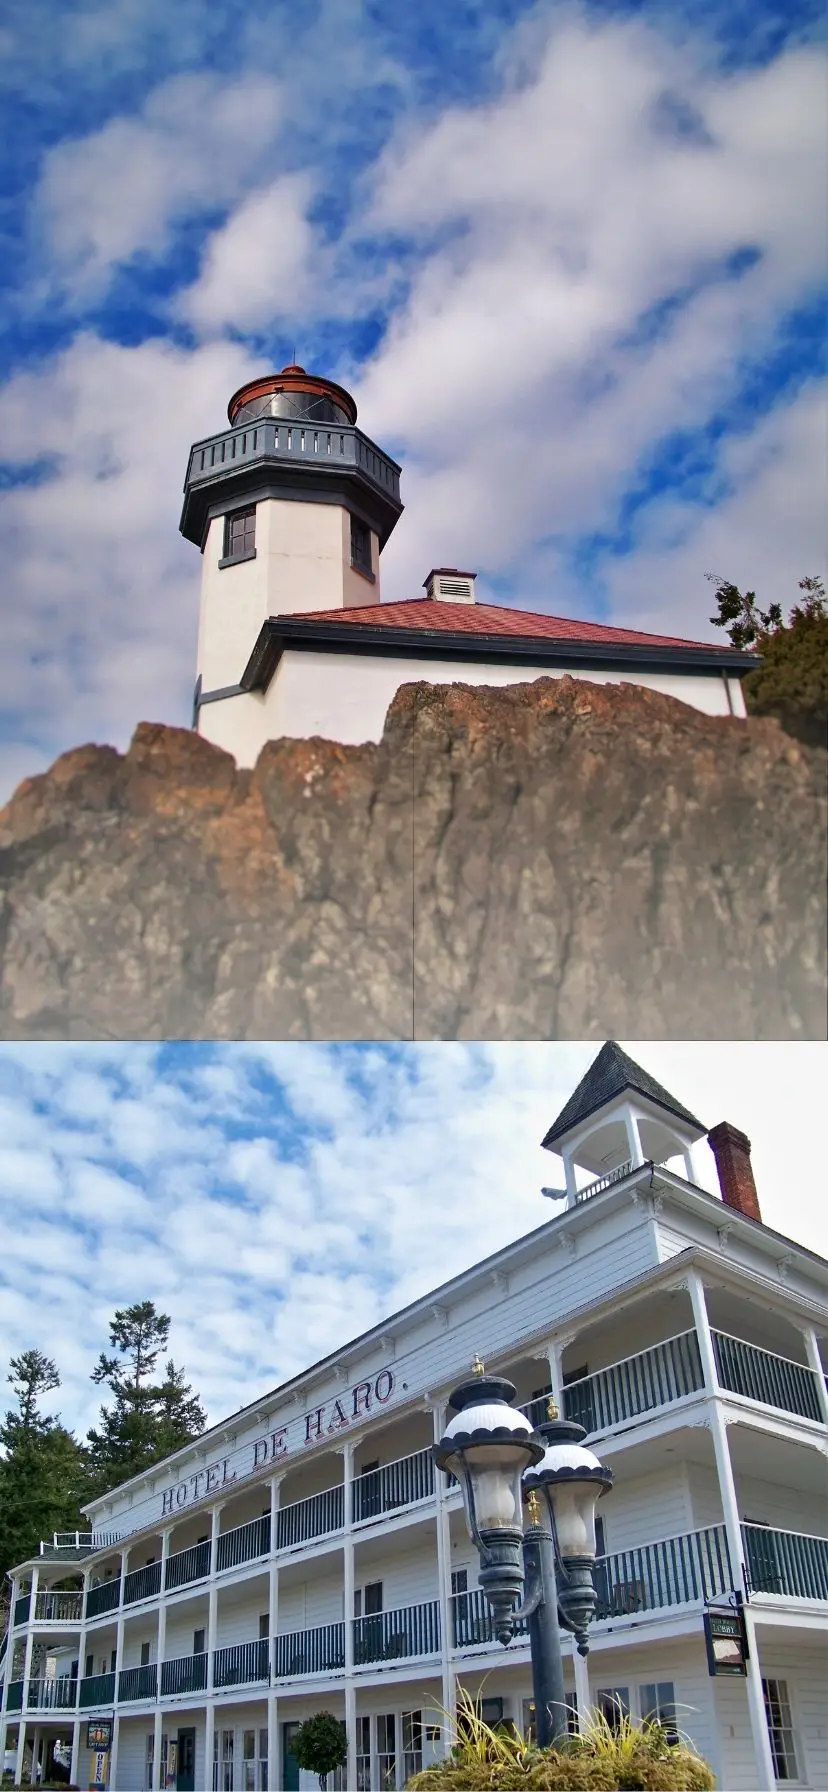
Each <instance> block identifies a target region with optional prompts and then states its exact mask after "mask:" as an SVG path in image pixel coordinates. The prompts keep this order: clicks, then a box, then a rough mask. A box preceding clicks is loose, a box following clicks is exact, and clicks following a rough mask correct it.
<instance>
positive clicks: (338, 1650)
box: [273, 1623, 345, 1680]
mask: <svg viewBox="0 0 828 1792" xmlns="http://www.w3.org/2000/svg"><path fill="white" fill-rule="evenodd" d="M344 1666H345V1625H344V1624H342V1623H339V1624H317V1625H316V1627H315V1628H314V1629H313V1630H291V1631H287V1632H285V1634H284V1635H283V1636H276V1637H274V1638H273V1676H274V1679H276V1680H292V1679H293V1678H294V1677H295V1676H296V1675H299V1674H336V1673H339V1672H341V1670H342V1669H343V1668H344Z"/></svg>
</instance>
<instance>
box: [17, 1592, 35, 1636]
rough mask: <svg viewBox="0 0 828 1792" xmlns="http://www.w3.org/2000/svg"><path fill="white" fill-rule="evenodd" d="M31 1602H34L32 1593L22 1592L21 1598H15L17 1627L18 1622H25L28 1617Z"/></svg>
mask: <svg viewBox="0 0 828 1792" xmlns="http://www.w3.org/2000/svg"><path fill="white" fill-rule="evenodd" d="M31 1603H32V1596H31V1593H21V1594H20V1597H19V1599H15V1602H14V1623H15V1628H16V1627H17V1625H18V1624H25V1622H26V1619H27V1618H28V1616H29V1606H30V1605H31Z"/></svg>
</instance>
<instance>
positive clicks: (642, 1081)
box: [543, 1040, 707, 1207]
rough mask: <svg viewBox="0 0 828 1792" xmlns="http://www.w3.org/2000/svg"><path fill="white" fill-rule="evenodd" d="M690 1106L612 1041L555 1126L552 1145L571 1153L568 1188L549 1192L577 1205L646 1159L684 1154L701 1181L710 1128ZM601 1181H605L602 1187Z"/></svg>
mask: <svg viewBox="0 0 828 1792" xmlns="http://www.w3.org/2000/svg"><path fill="white" fill-rule="evenodd" d="M706 1132H707V1128H706V1127H705V1126H702V1124H701V1122H700V1121H699V1120H697V1119H696V1117H695V1115H694V1114H691V1113H690V1112H689V1109H687V1108H685V1107H683V1106H682V1104H681V1102H679V1101H676V1099H675V1097H674V1096H673V1095H670V1094H669V1093H668V1091H667V1090H666V1089H664V1088H662V1086H661V1084H660V1083H658V1082H656V1080H655V1077H652V1076H650V1074H649V1072H648V1071H646V1070H642V1068H641V1066H640V1064H636V1063H635V1061H634V1060H633V1059H632V1058H630V1057H629V1056H628V1055H627V1053H626V1052H624V1051H622V1050H621V1047H620V1046H619V1045H616V1043H615V1041H614V1040H608V1041H607V1043H606V1045H603V1046H602V1047H601V1050H600V1052H599V1053H598V1056H597V1058H596V1059H595V1060H594V1062H593V1063H592V1064H591V1065H590V1067H589V1069H588V1071H587V1073H586V1075H585V1076H584V1077H582V1078H581V1081H580V1083H579V1084H578V1087H577V1089H576V1090H575V1091H574V1094H572V1095H571V1096H570V1098H569V1100H568V1102H567V1103H566V1105H565V1106H564V1107H563V1108H562V1109H561V1112H560V1114H559V1115H558V1118H557V1120H555V1121H554V1122H553V1124H552V1126H550V1128H549V1131H548V1132H547V1134H546V1137H545V1138H544V1140H543V1147H544V1150H546V1151H554V1152H555V1153H556V1155H558V1156H560V1157H561V1158H562V1159H563V1167H564V1176H565V1179H566V1190H565V1191H564V1190H563V1189H560V1190H553V1189H545V1190H544V1194H547V1195H550V1196H551V1197H553V1198H555V1197H556V1196H557V1197H559V1198H560V1199H561V1200H562V1199H563V1197H564V1192H565V1194H566V1202H567V1206H568V1207H575V1206H576V1205H577V1204H578V1202H579V1201H581V1200H583V1199H585V1198H586V1196H587V1195H588V1194H589V1195H592V1194H596V1193H598V1192H599V1188H600V1186H601V1185H602V1184H604V1183H606V1184H607V1185H609V1184H610V1183H612V1182H615V1181H620V1180H621V1178H622V1177H624V1176H627V1175H629V1174H630V1173H631V1172H632V1171H633V1170H635V1169H637V1168H639V1167H640V1165H641V1164H645V1163H655V1164H666V1163H668V1162H670V1161H671V1160H672V1159H677V1158H678V1159H680V1160H681V1162H682V1165H683V1171H680V1172H679V1173H680V1174H682V1173H683V1174H684V1175H685V1176H686V1178H687V1181H688V1182H696V1181H697V1180H698V1178H697V1177H696V1175H695V1174H694V1168H693V1158H692V1148H693V1146H694V1145H695V1144H697V1143H698V1141H699V1139H703V1138H704V1137H705V1135H706ZM596 1185H597V1186H596Z"/></svg>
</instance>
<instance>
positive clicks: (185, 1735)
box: [175, 1729, 195, 1792]
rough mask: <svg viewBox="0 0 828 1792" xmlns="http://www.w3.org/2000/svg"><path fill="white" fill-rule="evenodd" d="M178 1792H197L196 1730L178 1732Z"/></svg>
mask: <svg viewBox="0 0 828 1792" xmlns="http://www.w3.org/2000/svg"><path fill="white" fill-rule="evenodd" d="M175 1785H176V1792H195V1730H194V1729H193V1730H179V1732H178V1773H177V1775H176V1781H175Z"/></svg>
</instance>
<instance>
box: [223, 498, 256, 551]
mask: <svg viewBox="0 0 828 1792" xmlns="http://www.w3.org/2000/svg"><path fill="white" fill-rule="evenodd" d="M255 552H256V506H255V504H252V505H251V506H250V509H249V510H231V512H230V514H229V516H226V517H225V519H224V552H223V554H222V557H221V560H220V562H219V564H220V565H222V566H223V565H225V564H226V562H227V561H228V560H249V559H252V557H253V555H254V554H255Z"/></svg>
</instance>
